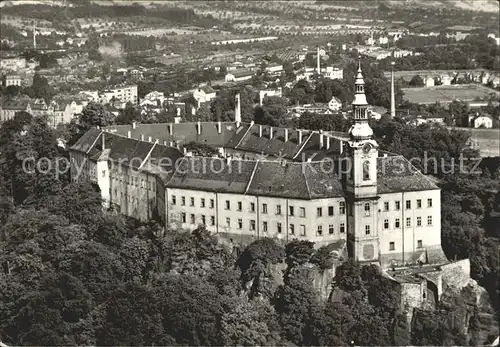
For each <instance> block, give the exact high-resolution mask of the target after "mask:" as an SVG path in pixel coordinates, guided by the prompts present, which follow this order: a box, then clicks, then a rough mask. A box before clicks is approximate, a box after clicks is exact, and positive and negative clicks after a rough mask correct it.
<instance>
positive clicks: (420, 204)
mask: <svg viewBox="0 0 500 347" xmlns="http://www.w3.org/2000/svg"><path fill="white" fill-rule="evenodd" d="M417 208H422V199H417Z"/></svg>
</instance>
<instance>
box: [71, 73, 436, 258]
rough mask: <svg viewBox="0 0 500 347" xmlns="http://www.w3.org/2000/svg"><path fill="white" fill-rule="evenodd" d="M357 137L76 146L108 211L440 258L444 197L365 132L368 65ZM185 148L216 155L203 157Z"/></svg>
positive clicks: (255, 133) (100, 136) (138, 135)
mask: <svg viewBox="0 0 500 347" xmlns="http://www.w3.org/2000/svg"><path fill="white" fill-rule="evenodd" d="M353 106H354V124H353V126H352V127H351V129H350V131H349V133H348V134H347V133H331V132H330V133H326V132H322V131H319V132H318V131H310V130H297V129H286V128H273V127H270V126H264V125H256V124H253V122H252V123H250V124H245V123H242V122H241V117H240V112H239V102H238V98H237V106H236V112H235V121H234V122H216V123H178V124H135V123H134V124H132V125H130V126H127V125H125V126H121V125H120V126H110V127H107V128H105V129H91V130H89V131H88V132H87V133H86V134H85V135H84V136H83V137H82V138H80V139H79V141H78V142H77V143H76V144H75V145H74V146H73V147H72V148H71V150H70V157H71V164H72V165H71V175H72V179H73V180H74V181H81V180H90V181H92V182H94V183H95V184H96V185H98V186H99V188H100V191H101V194H102V198H103V201H104V204H105V205H106V207H113V208H114V209H115V210H117V211H119V212H121V213H123V214H125V215H127V216H130V217H133V218H137V219H140V220H143V221H146V220H149V219H156V220H158V221H159V222H160V223H162V224H163V225H164V226H165V228H166V229H167V230H178V229H187V230H190V229H195V228H197V227H198V226H199V225H205V226H206V228H207V229H208V230H209V231H211V232H212V233H214V234H218V235H220V236H221V237H224V238H226V239H230V240H231V241H233V242H235V243H249V242H251V241H253V240H255V239H258V238H262V237H269V238H275V239H276V240H279V241H281V242H288V241H291V240H293V239H299V240H309V241H312V242H315V244H316V245H317V246H321V245H326V244H330V243H334V242H339V241H341V240H343V241H345V242H346V243H347V249H348V253H349V256H351V257H354V258H355V259H357V260H359V261H362V262H372V263H379V264H381V265H382V266H383V267H388V266H390V265H391V264H397V265H401V264H404V263H415V262H417V261H421V262H422V263H436V262H441V261H442V260H443V259H445V258H444V254H443V252H442V250H441V218H440V217H441V212H440V204H441V202H440V190H439V188H438V187H437V186H436V185H435V184H434V183H433V182H432V181H430V180H429V179H428V178H427V177H426V176H425V175H423V174H422V173H421V172H419V171H417V170H416V169H415V168H414V167H413V166H412V165H411V164H410V163H409V162H408V161H407V160H406V159H404V158H403V157H402V156H398V155H394V154H390V153H382V152H379V150H378V145H377V142H376V141H375V140H373V138H372V135H373V132H372V130H371V128H370V127H369V125H368V114H367V108H368V103H367V102H366V97H365V94H364V81H363V76H362V72H361V68H360V69H359V70H358V75H357V78H356V95H355V99H354V102H353ZM188 143H198V144H207V145H210V146H211V147H213V148H215V149H217V150H218V153H219V155H218V156H217V157H198V156H194V155H192V153H189V152H187V151H186V150H185V147H184V146H185V145H186V144H188Z"/></svg>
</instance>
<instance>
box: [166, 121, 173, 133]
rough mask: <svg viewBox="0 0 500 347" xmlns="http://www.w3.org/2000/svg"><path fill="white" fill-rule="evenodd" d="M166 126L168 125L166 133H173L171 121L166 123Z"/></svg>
mask: <svg viewBox="0 0 500 347" xmlns="http://www.w3.org/2000/svg"><path fill="white" fill-rule="evenodd" d="M167 127H168V134H169V135H173V134H174V129H173V126H172V123H168V124H167Z"/></svg>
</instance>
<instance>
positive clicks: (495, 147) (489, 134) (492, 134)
mask: <svg viewBox="0 0 500 347" xmlns="http://www.w3.org/2000/svg"><path fill="white" fill-rule="evenodd" d="M452 129H459V130H464V131H466V132H468V133H469V134H470V139H471V140H472V142H473V143H474V145H475V146H478V147H479V153H480V155H481V157H498V156H500V130H499V129H474V128H456V127H455V128H452Z"/></svg>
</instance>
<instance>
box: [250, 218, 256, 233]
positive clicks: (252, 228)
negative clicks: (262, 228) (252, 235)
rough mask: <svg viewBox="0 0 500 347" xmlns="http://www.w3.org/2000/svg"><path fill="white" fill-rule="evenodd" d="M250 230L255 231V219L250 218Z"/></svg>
mask: <svg viewBox="0 0 500 347" xmlns="http://www.w3.org/2000/svg"><path fill="white" fill-rule="evenodd" d="M250 230H251V231H255V220H253V219H251V220H250Z"/></svg>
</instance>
